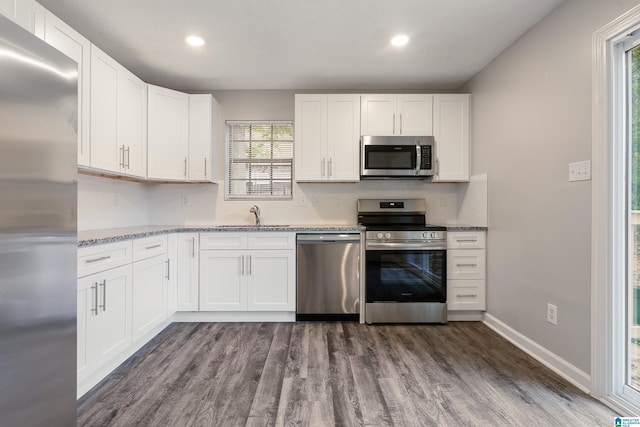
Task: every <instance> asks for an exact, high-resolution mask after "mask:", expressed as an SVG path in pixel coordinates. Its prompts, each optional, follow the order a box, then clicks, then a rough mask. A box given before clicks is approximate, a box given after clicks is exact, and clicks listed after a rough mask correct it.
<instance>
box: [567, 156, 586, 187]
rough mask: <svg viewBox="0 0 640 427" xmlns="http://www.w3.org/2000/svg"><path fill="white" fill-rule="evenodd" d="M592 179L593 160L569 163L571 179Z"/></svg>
mask: <svg viewBox="0 0 640 427" xmlns="http://www.w3.org/2000/svg"><path fill="white" fill-rule="evenodd" d="M590 179H591V160H585V161H583V162H574V163H569V181H571V182H573V181H589V180H590Z"/></svg>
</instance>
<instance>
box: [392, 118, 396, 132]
mask: <svg viewBox="0 0 640 427" xmlns="http://www.w3.org/2000/svg"><path fill="white" fill-rule="evenodd" d="M392 134H393V135H395V134H396V113H393V132H392Z"/></svg>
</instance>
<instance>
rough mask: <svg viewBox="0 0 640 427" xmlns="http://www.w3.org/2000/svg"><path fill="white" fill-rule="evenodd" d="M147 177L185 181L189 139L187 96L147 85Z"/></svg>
mask: <svg viewBox="0 0 640 427" xmlns="http://www.w3.org/2000/svg"><path fill="white" fill-rule="evenodd" d="M148 102H149V104H148V110H147V115H148V129H147V150H148V151H147V153H148V156H147V158H148V165H147V166H148V169H147V176H148V177H149V178H152V179H163V180H165V179H166V180H177V181H185V180H186V179H187V167H188V165H187V156H188V142H189V141H188V140H189V95H187V94H186V93H182V92H177V91H175V90H171V89H165V88H162V87H158V86H153V85H148Z"/></svg>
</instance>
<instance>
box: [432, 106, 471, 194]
mask: <svg viewBox="0 0 640 427" xmlns="http://www.w3.org/2000/svg"><path fill="white" fill-rule="evenodd" d="M433 136H434V138H435V141H436V157H437V162H438V166H437V174H436V176H434V177H433V181H434V182H445V181H446V182H466V181H469V95H468V94H448V95H434V96H433Z"/></svg>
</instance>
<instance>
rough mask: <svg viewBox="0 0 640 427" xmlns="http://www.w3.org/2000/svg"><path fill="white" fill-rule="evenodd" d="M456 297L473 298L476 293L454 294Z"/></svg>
mask: <svg viewBox="0 0 640 427" xmlns="http://www.w3.org/2000/svg"><path fill="white" fill-rule="evenodd" d="M456 296H457V297H458V298H475V297H477V296H478V294H458V295H456Z"/></svg>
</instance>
